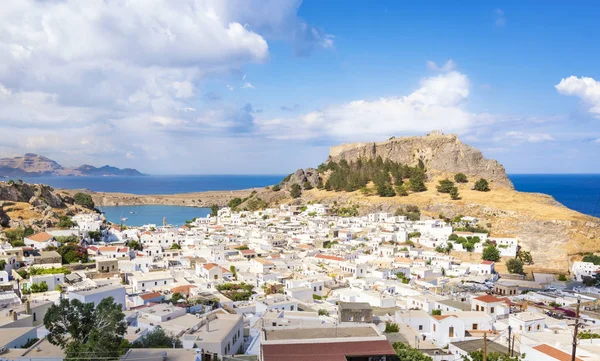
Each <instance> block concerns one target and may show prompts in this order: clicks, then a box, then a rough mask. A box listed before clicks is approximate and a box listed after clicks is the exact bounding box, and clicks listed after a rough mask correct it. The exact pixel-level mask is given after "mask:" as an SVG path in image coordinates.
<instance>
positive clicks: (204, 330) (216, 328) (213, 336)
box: [186, 313, 243, 342]
mask: <svg viewBox="0 0 600 361" xmlns="http://www.w3.org/2000/svg"><path fill="white" fill-rule="evenodd" d="M213 315H216V316H217V317H216V318H214V319H213V318H212V317H214V316H213ZM242 318H243V317H242V315H237V314H234V315H232V314H229V313H214V314H211V319H210V322H209V324H208V327H207V325H206V324H204V325H203V326H202V327H200V328H199V329H198V331H195V332H194V333H192V334H189V335H192V336H197V337H199V338H201V339H202V341H201V342H216V341H219V342H220V341H222V340H223V339H224V338H225V336H227V335H228V334H229V332H231V330H232V329H233V328H234V327H235V326H236V325H237V324H238V323H241V321H242ZM187 335H188V334H186V336H187Z"/></svg>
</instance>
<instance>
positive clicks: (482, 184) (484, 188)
mask: <svg viewBox="0 0 600 361" xmlns="http://www.w3.org/2000/svg"><path fill="white" fill-rule="evenodd" d="M473 189H474V190H476V191H480V192H489V190H490V185H489V183H488V181H487V180H486V179H484V178H481V179H479V180H478V181H477V182H475V186H474V187H473Z"/></svg>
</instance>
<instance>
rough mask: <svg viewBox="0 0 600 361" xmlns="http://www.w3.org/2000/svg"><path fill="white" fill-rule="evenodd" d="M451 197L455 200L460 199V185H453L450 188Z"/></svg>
mask: <svg viewBox="0 0 600 361" xmlns="http://www.w3.org/2000/svg"><path fill="white" fill-rule="evenodd" d="M450 199H452V200H453V201H455V200H458V199H460V194H458V187H452V189H450Z"/></svg>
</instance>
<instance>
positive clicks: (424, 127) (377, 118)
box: [255, 71, 473, 140]
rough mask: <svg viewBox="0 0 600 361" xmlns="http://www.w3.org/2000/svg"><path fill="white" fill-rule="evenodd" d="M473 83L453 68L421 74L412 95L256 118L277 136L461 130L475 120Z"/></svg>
mask: <svg viewBox="0 0 600 361" xmlns="http://www.w3.org/2000/svg"><path fill="white" fill-rule="evenodd" d="M469 88H470V84H469V79H468V77H467V76H466V75H464V74H462V73H459V72H456V71H452V72H448V73H444V74H441V75H439V76H434V77H429V78H424V79H422V80H421V84H420V88H419V89H417V90H415V91H414V92H413V93H411V94H409V95H407V96H402V97H388V98H380V99H378V100H373V101H368V100H357V101H353V102H349V103H345V104H340V105H334V106H329V107H326V108H324V109H321V110H316V111H313V112H310V113H306V114H303V115H300V116H298V117H295V118H257V119H255V125H256V126H257V127H258V129H259V131H260V132H261V133H264V134H266V135H268V136H270V137H273V138H278V139H292V138H295V139H308V138H318V137H326V138H329V137H331V138H336V139H340V140H373V139H376V138H381V137H389V136H390V135H398V134H400V133H413V134H414V133H422V132H426V131H429V130H432V129H443V130H445V131H460V130H464V129H466V128H468V127H469V126H471V125H472V119H473V117H472V116H471V115H470V114H469V113H468V112H467V111H465V110H463V109H462V103H463V102H464V101H465V100H466V99H467V98H468V96H469Z"/></svg>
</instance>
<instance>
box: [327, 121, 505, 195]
mask: <svg viewBox="0 0 600 361" xmlns="http://www.w3.org/2000/svg"><path fill="white" fill-rule="evenodd" d="M378 156H381V157H382V158H383V160H386V159H390V160H392V161H394V162H399V163H402V164H407V165H410V166H415V165H417V163H418V161H419V160H422V161H423V163H425V166H426V167H427V172H428V173H429V174H430V175H436V174H438V173H464V174H466V175H467V176H477V177H483V178H486V179H488V180H490V181H492V182H494V183H495V184H497V185H500V186H506V187H509V188H513V185H512V182H511V181H510V179H509V178H508V176H507V175H506V171H505V170H504V167H503V166H502V165H501V164H500V163H498V162H497V161H495V160H492V159H486V158H485V157H484V156H483V154H481V152H480V151H479V150H478V149H476V148H473V147H471V146H469V145H466V144H464V143H463V142H461V141H460V140H459V139H458V137H457V136H456V135H454V134H448V135H445V134H441V133H439V132H432V133H430V134H428V135H426V136H423V137H402V138H392V139H389V140H387V141H385V142H376V143H350V144H342V145H338V146H333V147H331V149H330V152H329V159H330V160H333V161H339V160H341V159H345V160H347V161H351V160H357V159H359V158H363V159H365V158H366V159H369V158H376V157H378Z"/></svg>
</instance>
